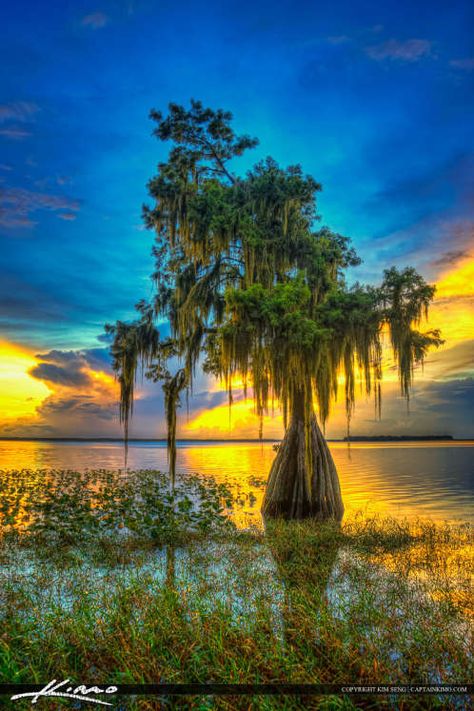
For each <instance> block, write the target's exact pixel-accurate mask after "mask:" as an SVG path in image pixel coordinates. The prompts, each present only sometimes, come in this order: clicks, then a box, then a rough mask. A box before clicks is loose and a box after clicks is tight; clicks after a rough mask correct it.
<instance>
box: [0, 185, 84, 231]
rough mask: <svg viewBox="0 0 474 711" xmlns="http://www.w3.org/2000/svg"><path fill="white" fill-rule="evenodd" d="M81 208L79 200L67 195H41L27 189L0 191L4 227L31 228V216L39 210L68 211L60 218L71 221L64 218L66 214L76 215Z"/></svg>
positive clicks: (0, 210)
mask: <svg viewBox="0 0 474 711" xmlns="http://www.w3.org/2000/svg"><path fill="white" fill-rule="evenodd" d="M79 208H80V203H79V201H78V200H75V199H72V198H69V197H67V196H65V195H54V194H50V193H40V192H35V191H32V190H26V189H25V188H6V189H0V225H3V226H4V227H31V226H32V225H33V224H34V221H33V220H31V218H30V215H31V214H32V213H34V212H37V211H38V210H51V211H53V212H57V211H60V210H66V213H64V212H63V213H60V217H62V219H71V218H68V217H64V214H68V213H69V214H71V213H72V214H74V213H75V212H77V211H78V210H79Z"/></svg>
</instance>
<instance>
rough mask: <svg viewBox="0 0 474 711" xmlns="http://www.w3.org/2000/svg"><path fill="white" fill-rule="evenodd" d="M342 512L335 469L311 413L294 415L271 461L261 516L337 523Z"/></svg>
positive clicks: (313, 415) (314, 417) (342, 507)
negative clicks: (306, 421) (327, 520)
mask: <svg viewBox="0 0 474 711" xmlns="http://www.w3.org/2000/svg"><path fill="white" fill-rule="evenodd" d="M343 513H344V506H343V503H342V497H341V489H340V486H339V478H338V476H337V471H336V467H335V464H334V461H333V458H332V455H331V452H330V451H329V447H328V445H327V444H326V440H325V439H324V436H323V433H322V432H321V429H320V428H319V425H318V423H317V420H316V415H315V414H314V412H313V413H312V414H311V415H310V418H309V422H308V423H307V424H305V421H304V418H303V417H302V416H301V415H298V414H294V415H293V417H292V420H291V422H290V426H289V427H288V429H287V431H286V434H285V437H284V439H283V442H282V443H281V445H280V447H279V449H278V454H277V456H276V458H275V461H274V462H273V465H272V468H271V471H270V477H269V479H268V484H267V489H266V492H265V497H264V500H263V505H262V514H263V516H264V517H269V518H276V517H282V518H286V519H303V518H315V519H319V520H326V519H335V520H337V521H340V520H341V519H342V515H343Z"/></svg>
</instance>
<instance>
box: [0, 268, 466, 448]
mask: <svg viewBox="0 0 474 711" xmlns="http://www.w3.org/2000/svg"><path fill="white" fill-rule="evenodd" d="M436 286H437V292H436V297H435V300H434V302H433V304H432V307H431V310H430V318H429V322H428V324H424V325H423V326H422V328H440V330H441V332H442V337H443V338H444V339H445V341H446V342H445V344H444V345H443V346H441V348H440V349H439V350H438V351H433V352H432V353H430V355H429V357H428V359H427V362H426V365H425V368H424V372H423V373H422V372H421V371H419V372H417V378H416V380H417V383H418V384H421V385H423V384H426V383H429V382H434V381H436V380H440V379H441V380H442V379H445V378H453V377H455V376H456V374H457V373H465V370H466V358H467V355H466V353H464V350H465V347H466V345H467V342H469V341H474V260H473V259H470V258H464V259H462V260H461V261H459V263H458V264H457V265H455V266H453V267H449V268H447V269H446V270H444V271H442V272H441V274H440V275H439V277H438V279H437V282H436ZM38 363H39V360H38V359H37V358H36V357H35V354H34V353H33V351H31V349H30V348H28V346H27V345H24V346H23V345H17V344H13V343H9V342H6V341H1V342H0V433H2V428H4V427H5V426H8V432H9V433H12V432H14V430H15V425H16V423H18V427H19V428H20V427H26V428H28V427H29V426H30V425H34V424H35V423H38V424H41V423H42V424H46V425H47V424H48V423H49V424H51V425H52V426H53V428H61V422H62V421H63V422H65V419H64V418H66V417H72V416H73V415H72V413H73V409H72V408H71V409H70V411H69V412H66V408H65V407H63V408H62V412H63V414H57V416H56V417H55V419H54V420H53V417H52V414H51V413H52V412H53V409H52V408H49V410H48V408H47V407H45V405H47V403H48V402H50V401H51V399H54V398H55V399H56V401H62V402H66V401H68V399H69V401H70V400H71V398H72V396H75V397H76V398H77V399H79V400H80V399H81V398H82V402H80V403H79V407H77V406H76V408H75V410H74V412H76V417H77V418H78V422H79V419H80V422H81V426H88V425H87V422H88V420H87V418H86V414H87V412H88V411H87V407H89V412H92V404H93V403H95V404H96V405H98V406H107V407H109V408H111V403H113V402H116V400H117V397H118V385H117V383H116V381H115V380H114V378H113V376H111V375H110V373H107V372H106V371H105V370H101V369H100V368H97V367H95V368H92V367H90V366H88V365H87V363H85V364H84V365H81V366H80V368H81V370H80V373H81V374H82V375H83V382H82V384H80V385H77V387H72V386H71V385H69V386H65V385H64V384H60V383H56V382H51V381H46V380H42V379H39V378H37V377H33V376H32V375H31V374H30V371H31V370H32V368H34V367H35V366H37V365H38ZM390 368H391V365H390V363H389V362H387V364H386V365H385V369H384V399H385V400H387V398H388V400H391V401H393V403H395V405H396V406H397V407H398V406H399V407H400V412H402V411H403V407H404V406H403V405H402V403H398V404H397V400H399V392H398V384H397V375H396V372H395V371H394V370H393V368H392V369H390ZM471 370H472V363H471ZM236 386H237V390H236V401H235V402H234V404H233V406H232V410H231V412H230V413H229V408H228V405H227V404H226V403H223V404H221V405H218V406H215V407H212V408H201V409H200V410H198V411H192V410H191V417H190V418H189V421H187V420H186V418H185V417H180V424H179V432H180V434H181V436H185V437H218V438H221V437H222V438H225V437H234V438H238V437H245V438H247V437H256V436H258V418H257V417H256V415H255V412H254V405H253V402H252V401H251V400H250V399H247V400H244V399H243V395H242V392H241V390H240V392H239V388H238V383H236ZM223 389H224V385H223V384H220V383H209V387H208V391H209V392H216V391H219V390H223ZM84 403H86V405H84ZM191 408H192V400H191ZM356 408H357V405H356ZM359 408H361V410H362V412H363V413H367V417H369V414H368V413H370V412H372V409H373V405H372V402H371V401H370V400H369V401H367V398H365V396H363V397H361V398H360V403H359ZM356 412H357V409H356ZM160 416H161V417H162V414H161V415H160ZM400 416H401V415H400ZM229 417H230V419H229ZM48 418H50V421H48ZM61 418H63V420H61ZM81 418H82V419H81ZM229 423H230V424H229ZM112 424H113V425H114V427H115V430H116V420H115V421H113V418H112V417H110V418H109V419H108V424H107V422H106V421H105V420H104V421H102V422H98V423H95V424H94V421H93V417H92V419H90V426H91V432H90V434H92V433H95V432H96V430H97V428H98V427H99V426H100V427H105V426H110V427H112ZM330 425H331V429H332V430H338V431H339V430H341V431H343V430H344V429H345V411H344V405H343V397H340V401H339V402H338V403H337V404H336V406H335V407H334V408H333V415H332V418H331V420H330ZM282 428H283V425H282V417H281V414H280V413H279V411H278V409H277V410H276V412H275V415H274V416H272V415H271V414H269V415H268V416H266V417H265V418H264V436H267V437H273V436H280V435H281V432H282ZM70 430H71V431H73V430H74V421H73V420H71V422H70V424H69V430H68V434H69V435H70ZM115 430H114V432H115ZM99 434H101V432H99ZM104 436H105V435H104Z"/></svg>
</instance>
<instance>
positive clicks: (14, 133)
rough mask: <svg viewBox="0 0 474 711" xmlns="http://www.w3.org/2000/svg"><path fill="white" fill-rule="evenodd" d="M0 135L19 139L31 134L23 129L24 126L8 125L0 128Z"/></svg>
mask: <svg viewBox="0 0 474 711" xmlns="http://www.w3.org/2000/svg"><path fill="white" fill-rule="evenodd" d="M0 136H4V137H5V138H13V139H14V140H21V139H22V138H28V136H31V131H25V129H24V128H18V127H16V126H10V127H8V128H0Z"/></svg>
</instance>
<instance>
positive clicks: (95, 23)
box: [81, 12, 109, 30]
mask: <svg viewBox="0 0 474 711" xmlns="http://www.w3.org/2000/svg"><path fill="white" fill-rule="evenodd" d="M108 22H109V17H108V16H107V15H106V14H105V13H103V12H93V13H91V14H90V15H85V16H84V17H83V18H82V20H81V25H83V26H84V27H89V28H90V29H91V30H100V29H101V28H102V27H105V25H107V24H108Z"/></svg>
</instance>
